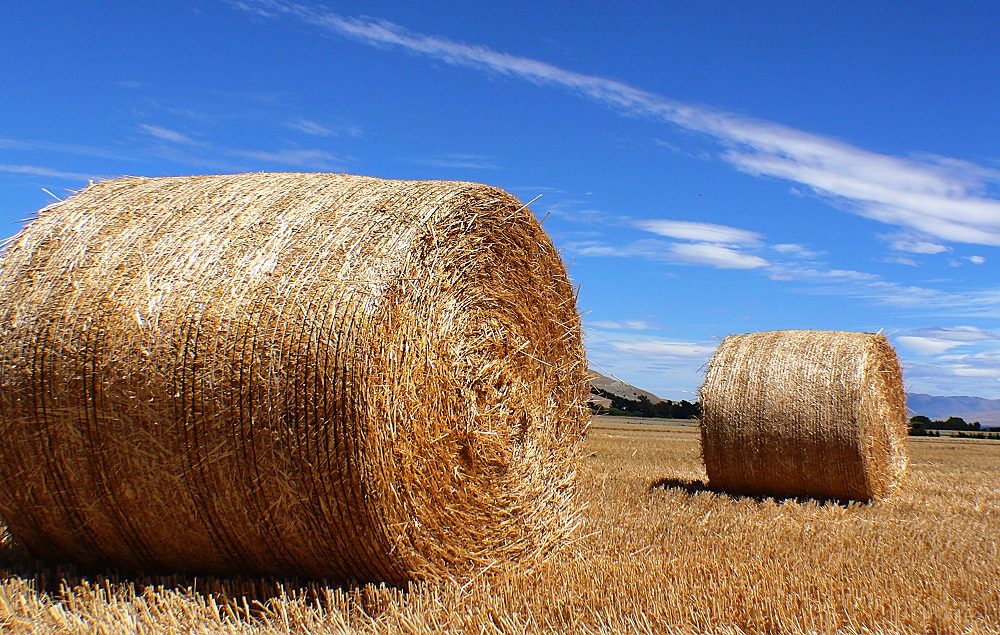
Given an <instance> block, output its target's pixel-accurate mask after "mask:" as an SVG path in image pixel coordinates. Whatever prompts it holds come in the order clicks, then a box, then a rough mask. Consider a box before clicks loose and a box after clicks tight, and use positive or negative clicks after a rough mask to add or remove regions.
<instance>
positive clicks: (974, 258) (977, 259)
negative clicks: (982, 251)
mask: <svg viewBox="0 0 1000 635" xmlns="http://www.w3.org/2000/svg"><path fill="white" fill-rule="evenodd" d="M968 260H969V262H971V263H972V264H974V265H981V264H983V263H985V262H986V258H984V257H982V256H969V258H968Z"/></svg>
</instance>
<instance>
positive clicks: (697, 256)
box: [564, 240, 770, 269]
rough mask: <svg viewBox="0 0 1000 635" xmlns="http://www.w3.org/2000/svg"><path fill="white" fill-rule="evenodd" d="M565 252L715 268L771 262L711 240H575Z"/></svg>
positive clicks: (747, 267) (736, 267) (566, 247)
mask: <svg viewBox="0 0 1000 635" xmlns="http://www.w3.org/2000/svg"><path fill="white" fill-rule="evenodd" d="M564 249H565V251H566V252H567V253H569V254H572V255H575V256H584V257H612V258H633V257H640V258H649V259H653V260H663V261H667V262H674V263H679V264H693V265H708V266H712V267H715V268H717V269H758V268H761V267H766V266H768V265H769V264H770V263H769V262H768V261H767V260H765V259H763V258H760V257H759V256H754V255H751V254H746V253H743V252H741V251H738V250H737V249H734V248H732V247H727V246H725V245H716V244H712V243H671V242H666V241H662V240H637V241H634V242H632V243H629V244H627V245H611V244H608V243H605V242H601V241H596V240H594V241H577V242H570V243H567V244H566V245H565V246H564Z"/></svg>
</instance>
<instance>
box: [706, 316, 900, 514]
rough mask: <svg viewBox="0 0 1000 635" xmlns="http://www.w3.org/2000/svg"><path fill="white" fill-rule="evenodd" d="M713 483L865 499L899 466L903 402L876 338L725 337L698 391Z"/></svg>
mask: <svg viewBox="0 0 1000 635" xmlns="http://www.w3.org/2000/svg"><path fill="white" fill-rule="evenodd" d="M701 402H702V421H701V439H702V454H703V457H704V460H705V468H706V470H707V472H708V478H709V484H710V486H711V487H712V488H713V489H718V490H722V491H727V492H732V493H737V494H747V495H755V496H775V497H796V496H808V497H813V498H818V499H838V500H860V501H870V500H875V499H879V498H883V497H885V496H886V495H887V494H888V493H889V492H890V491H892V489H893V488H894V487H896V486H897V485H898V484H899V482H900V481H901V479H902V478H903V475H904V472H905V469H906V453H905V447H904V439H905V435H906V405H905V396H904V392H903V379H902V372H901V369H900V365H899V361H898V358H897V357H896V352H895V351H894V350H893V348H892V346H891V345H890V344H889V342H888V340H887V339H886V338H885V336H883V335H881V334H872V333H848V332H837V331H772V332H764V333H747V334H744V335H731V336H729V337H727V338H726V339H725V340H723V342H722V344H720V345H719V348H718V350H717V351H716V353H715V355H714V356H713V357H712V359H711V361H710V362H709V364H708V370H707V373H706V376H705V383H704V385H703V386H702V388H701Z"/></svg>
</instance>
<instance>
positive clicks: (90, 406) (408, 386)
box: [0, 174, 589, 584]
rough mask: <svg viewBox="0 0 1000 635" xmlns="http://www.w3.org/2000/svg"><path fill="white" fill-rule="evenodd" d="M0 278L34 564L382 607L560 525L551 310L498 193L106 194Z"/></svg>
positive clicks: (8, 500) (560, 390) (51, 223)
mask: <svg viewBox="0 0 1000 635" xmlns="http://www.w3.org/2000/svg"><path fill="white" fill-rule="evenodd" d="M0 267H2V270H0V328H2V330H3V332H2V340H0V383H2V393H0V438H2V439H3V441H2V443H0V515H2V517H3V519H4V521H5V522H6V523H7V525H8V527H9V530H10V532H11V533H12V534H13V535H14V536H16V537H17V538H18V539H19V540H21V541H22V542H23V543H25V544H26V545H27V546H28V547H29V548H30V549H31V550H33V551H34V552H36V553H37V554H39V555H40V556H42V557H44V558H47V559H51V560H71V561H75V562H78V563H81V564H83V565H86V566H109V565H110V566H116V567H119V568H123V569H129V570H145V571H152V570H158V571H181V572H189V573H245V574H278V575H297V576H304V577H309V578H326V579H330V580H357V581H386V582H389V583H393V584H398V583H403V582H405V581H407V580H410V579H419V578H435V577H441V576H454V577H461V576H463V575H467V574H469V573H470V572H472V571H474V570H477V569H478V568H481V567H486V566H490V565H491V564H492V563H495V562H497V561H507V560H512V559H521V560H526V561H528V562H530V561H531V559H533V558H537V557H541V556H543V555H544V554H545V553H547V552H549V551H550V550H551V549H552V548H553V547H554V546H556V545H558V544H559V541H560V540H561V539H563V538H564V537H565V535H566V534H567V532H569V531H570V530H571V529H572V527H573V526H574V524H575V523H576V517H577V516H576V511H575V510H574V509H573V506H572V504H571V503H570V494H569V486H570V484H571V481H572V478H573V465H574V458H575V454H576V447H577V443H576V442H577V441H578V440H579V439H580V438H581V436H582V434H583V432H584V430H585V427H586V422H587V419H588V417H587V411H586V408H585V405H584V404H585V402H584V400H585V399H586V395H587V393H588V391H589V381H588V375H587V366H586V360H585V355H584V351H583V345H582V339H581V332H580V320H579V316H578V313H577V310H576V298H575V293H574V290H573V288H572V286H571V284H570V282H569V279H568V277H567V275H566V270H565V268H564V266H563V264H562V262H561V260H560V258H559V255H558V253H557V252H556V251H555V249H553V247H552V244H551V242H550V241H549V239H548V237H547V236H546V235H545V232H544V231H543V230H542V228H541V226H540V225H539V223H538V222H537V221H536V220H535V218H534V216H533V215H532V213H531V212H530V211H529V210H528V209H526V208H525V207H524V206H523V205H522V204H521V203H520V202H519V201H518V200H517V199H515V198H514V197H512V196H510V195H509V194H507V193H505V192H503V191H502V190H498V189H495V188H491V187H487V186H484V185H479V184H474V183H459V182H443V181H422V182H421V181H385V180H380V179H375V178H368V177H358V176H348V175H331V174H244V175H227V176H199V177H181V178H155V179H150V178H124V179H119V180H114V181H108V182H104V183H100V184H97V185H93V186H91V187H88V188H87V189H85V190H83V191H82V192H80V193H78V194H77V195H75V196H73V197H72V198H70V199H67V200H66V201H64V202H61V203H57V204H55V205H53V206H51V207H49V208H46V209H45V210H42V211H41V212H40V213H39V217H38V218H37V219H36V220H34V221H33V222H32V223H31V224H30V225H29V226H28V227H27V228H26V229H25V230H24V231H23V232H21V233H20V234H19V235H18V236H16V237H15V239H14V240H13V242H12V243H11V245H10V247H9V249H8V251H7V252H6V254H5V255H4V256H3V260H2V264H0Z"/></svg>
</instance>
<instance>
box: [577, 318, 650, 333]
mask: <svg viewBox="0 0 1000 635" xmlns="http://www.w3.org/2000/svg"><path fill="white" fill-rule="evenodd" d="M587 326H591V327H595V328H600V329H609V330H612V331H648V330H650V329H652V328H654V327H653V325H652V324H650V323H649V322H646V321H645V320H625V321H623V322H614V321H611V320H597V321H595V322H587Z"/></svg>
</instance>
